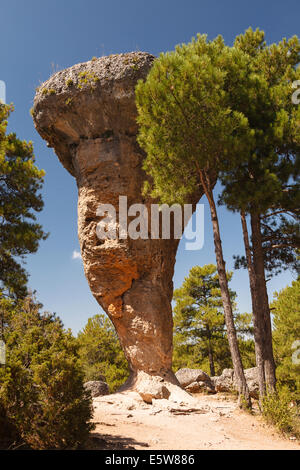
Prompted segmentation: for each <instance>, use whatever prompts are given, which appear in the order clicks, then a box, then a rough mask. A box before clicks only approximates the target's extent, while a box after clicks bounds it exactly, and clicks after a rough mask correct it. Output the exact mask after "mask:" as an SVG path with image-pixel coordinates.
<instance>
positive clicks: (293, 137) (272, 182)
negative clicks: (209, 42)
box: [221, 28, 300, 395]
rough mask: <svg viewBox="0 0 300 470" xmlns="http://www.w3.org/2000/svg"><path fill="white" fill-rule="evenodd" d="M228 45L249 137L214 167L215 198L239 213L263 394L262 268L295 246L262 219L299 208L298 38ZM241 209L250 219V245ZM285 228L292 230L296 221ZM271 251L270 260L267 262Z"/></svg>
mask: <svg viewBox="0 0 300 470" xmlns="http://www.w3.org/2000/svg"><path fill="white" fill-rule="evenodd" d="M234 49H235V50H236V52H237V54H240V53H241V57H242V58H243V60H242V61H241V60H239V61H236V65H239V79H238V81H235V80H234V79H235V77H234V76H228V83H227V85H226V86H227V90H228V96H230V101H231V107H232V109H233V110H235V111H238V112H241V113H242V114H243V115H244V116H245V118H247V121H248V124H249V127H250V129H251V135H252V140H250V141H249V146H248V149H246V151H245V153H244V154H243V155H242V156H241V158H240V159H239V160H237V161H236V165H234V166H233V165H231V164H230V165H228V168H225V169H224V171H223V172H222V175H221V176H222V182H223V184H224V191H223V194H222V198H221V200H222V201H223V202H225V203H226V205H227V207H228V208H229V209H230V210H233V211H238V212H240V213H241V220H242V227H243V235H244V242H245V250H246V261H247V267H248V271H249V278H250V288H251V295H252V306H253V315H254V330H255V338H256V347H257V363H258V368H259V371H260V394H261V395H263V394H264V393H265V388H266V385H267V387H268V389H269V390H274V389H275V385H276V376H275V362H274V357H273V350H272V328H271V319H270V310H269V302H268V294H267V287H266V275H265V268H266V266H267V267H269V268H271V269H275V268H276V259H277V260H278V259H280V256H281V257H282V258H283V259H284V260H285V261H289V262H293V261H294V260H295V252H293V250H294V248H295V247H296V246H297V245H295V244H294V245H293V246H292V244H291V240H292V238H293V237H289V247H286V246H284V235H283V234H282V233H281V236H280V237H279V238H280V240H279V243H275V244H274V245H273V244H272V237H273V236H274V237H275V238H274V240H275V239H276V236H277V241H278V235H279V232H278V230H277V233H273V234H272V222H271V223H270V220H271V219H270V217H272V214H273V216H274V214H276V213H277V211H278V212H280V213H285V212H286V213H287V212H288V211H292V212H293V211H295V210H297V209H299V180H298V177H299V149H300V147H299V144H300V132H299V119H300V109H299V107H297V106H295V105H294V104H293V102H292V93H293V88H292V85H293V82H294V81H295V80H296V79H297V78H299V76H300V75H299V69H297V68H296V67H297V64H298V63H299V58H300V56H299V52H300V43H299V40H298V38H297V37H293V38H291V39H290V40H288V41H287V40H286V39H283V40H282V41H281V42H279V43H278V44H272V45H270V46H267V45H266V43H265V41H264V33H263V32H262V31H259V30H256V31H253V30H252V29H251V28H250V29H248V30H247V31H246V32H245V34H244V35H240V36H238V37H237V38H236V41H235V43H234ZM247 214H249V217H250V225H251V242H250V237H249V235H248V228H247V219H246V218H247ZM268 219H269V221H268ZM281 222H283V221H281ZM275 223H278V221H275ZM293 227H294V228H293V230H294V235H296V232H295V230H297V228H296V225H294V226H293ZM291 228H292V226H291V225H290V224H289V223H288V222H287V221H285V222H283V225H282V224H281V225H280V224H279V229H283V230H285V231H291ZM296 238H297V237H296ZM294 239H295V237H294ZM294 242H295V240H294ZM298 243H299V238H298ZM283 250H285V251H283ZM272 255H275V256H276V258H273V259H272ZM291 255H292V258H291Z"/></svg>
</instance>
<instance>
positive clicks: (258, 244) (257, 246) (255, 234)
mask: <svg viewBox="0 0 300 470" xmlns="http://www.w3.org/2000/svg"><path fill="white" fill-rule="evenodd" d="M250 215H251V230H252V256H253V267H254V273H255V279H256V286H257V301H258V304H259V308H260V309H261V311H262V315H263V319H264V369H265V378H266V385H267V389H268V391H270V392H273V391H275V389H276V367H275V361H274V355H273V344H272V325H271V315H270V308H269V299H268V292H267V283H266V278H265V262H264V261H265V260H264V252H263V246H262V237H261V222H260V215H259V214H258V213H256V212H253V213H251V214H250Z"/></svg>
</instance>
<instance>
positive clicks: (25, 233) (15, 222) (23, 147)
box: [0, 104, 47, 297]
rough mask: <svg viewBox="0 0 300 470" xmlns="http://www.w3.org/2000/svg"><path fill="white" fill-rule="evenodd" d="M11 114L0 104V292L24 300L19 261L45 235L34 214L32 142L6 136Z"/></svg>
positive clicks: (36, 174)
mask: <svg viewBox="0 0 300 470" xmlns="http://www.w3.org/2000/svg"><path fill="white" fill-rule="evenodd" d="M12 111H13V107H12V106H7V105H4V104H0V227H1V230H0V291H2V292H3V291H6V292H7V293H8V294H9V295H13V296H15V297H16V296H18V297H24V296H25V295H26V283H27V277H28V275H27V273H26V271H25V269H24V268H23V267H22V265H21V264H20V261H22V259H24V257H25V256H26V255H27V254H28V253H35V252H36V251H37V249H38V246H39V241H40V240H43V239H45V238H46V236H47V235H46V234H45V232H44V231H43V229H42V227H41V225H40V224H39V223H37V222H36V215H35V212H40V211H41V210H42V208H43V201H42V197H41V194H40V190H41V187H42V183H43V176H44V171H43V170H39V169H38V168H37V166H36V165H35V159H34V154H33V146H32V143H31V142H26V141H25V140H20V139H18V138H17V136H16V134H14V133H7V125H8V118H9V115H10V113H11V112H12Z"/></svg>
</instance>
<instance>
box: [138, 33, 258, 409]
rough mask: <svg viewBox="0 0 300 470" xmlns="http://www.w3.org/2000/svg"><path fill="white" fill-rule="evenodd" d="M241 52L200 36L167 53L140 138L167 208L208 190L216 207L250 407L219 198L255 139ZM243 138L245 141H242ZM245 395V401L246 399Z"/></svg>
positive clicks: (236, 360)
mask: <svg viewBox="0 0 300 470" xmlns="http://www.w3.org/2000/svg"><path fill="white" fill-rule="evenodd" d="M232 54H234V52H232V51H231V50H230V49H229V48H227V47H225V45H224V42H223V40H222V38H221V37H218V38H217V39H215V40H214V41H211V42H208V41H207V40H206V37H205V36H201V35H198V37H197V40H193V41H192V42H191V43H190V44H183V45H182V46H177V47H176V50H175V52H173V53H167V54H161V55H160V57H159V59H158V60H156V61H155V62H154V65H153V67H152V69H151V70H150V73H149V74H148V76H147V79H146V81H145V82H142V81H140V82H139V83H138V85H137V88H136V98H137V109H138V123H139V125H140V131H139V137H138V141H139V143H140V145H141V146H142V148H143V149H144V150H145V151H146V152H147V158H146V159H145V162H144V169H145V170H146V172H147V173H148V174H149V175H150V176H151V177H152V184H151V182H150V183H148V184H147V185H146V186H145V191H146V192H149V193H150V194H151V195H152V196H153V197H155V198H159V200H160V201H161V202H162V203H164V202H166V203H169V204H171V203H174V202H175V203H185V202H188V200H189V197H190V196H191V195H192V194H193V193H194V192H195V190H196V188H197V187H198V186H202V188H203V191H204V193H205V196H206V198H207V200H208V202H209V207H210V212H211V222H212V226H213V236H214V244H215V253H216V262H217V268H218V274H219V282H220V288H221V295H222V302H223V308H224V317H225V321H226V328H227V337H228V342H229V346H230V351H231V357H232V362H233V367H234V370H235V375H236V379H237V383H238V388H239V395H240V399H241V400H240V402H241V403H242V402H243V403H244V402H246V403H247V404H248V405H249V406H250V395H249V390H248V386H247V383H246V379H245V376H244V371H243V364H242V361H241V356H240V351H239V348H238V340H237V335H236V331H235V326H234V320H233V311H232V304H231V299H230V293H229V288H228V282H227V277H226V268H225V261H224V257H223V249H222V243H221V234H220V226H219V221H218V213H217V209H216V203H215V199H214V194H213V188H214V184H215V180H216V177H217V176H218V174H219V173H220V171H221V169H222V167H223V165H224V160H226V161H228V159H229V157H230V161H231V162H234V161H235V160H237V159H238V158H240V155H243V153H244V151H245V150H246V148H247V145H248V141H249V139H250V138H251V134H250V133H249V129H248V122H247V119H246V118H245V117H244V116H243V115H242V114H241V113H239V112H236V111H231V109H230V107H229V101H228V96H227V93H226V91H225V84H226V79H227V75H228V74H229V72H232V73H234V69H232V70H229V71H228V70H227V69H226V68H225V67H224V64H227V63H228V64H230V63H231V56H232ZM241 135H242V136H243V138H241ZM242 397H243V400H242Z"/></svg>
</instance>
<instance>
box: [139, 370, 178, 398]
mask: <svg viewBox="0 0 300 470" xmlns="http://www.w3.org/2000/svg"><path fill="white" fill-rule="evenodd" d="M136 390H137V392H138V393H139V395H140V396H141V398H142V399H143V400H144V402H146V403H150V404H152V400H162V399H168V398H169V396H170V391H169V390H168V389H167V387H166V386H165V385H164V383H163V379H162V378H160V377H157V378H156V377H155V376H147V377H146V378H145V379H144V380H142V381H140V383H138V384H137V388H136Z"/></svg>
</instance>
